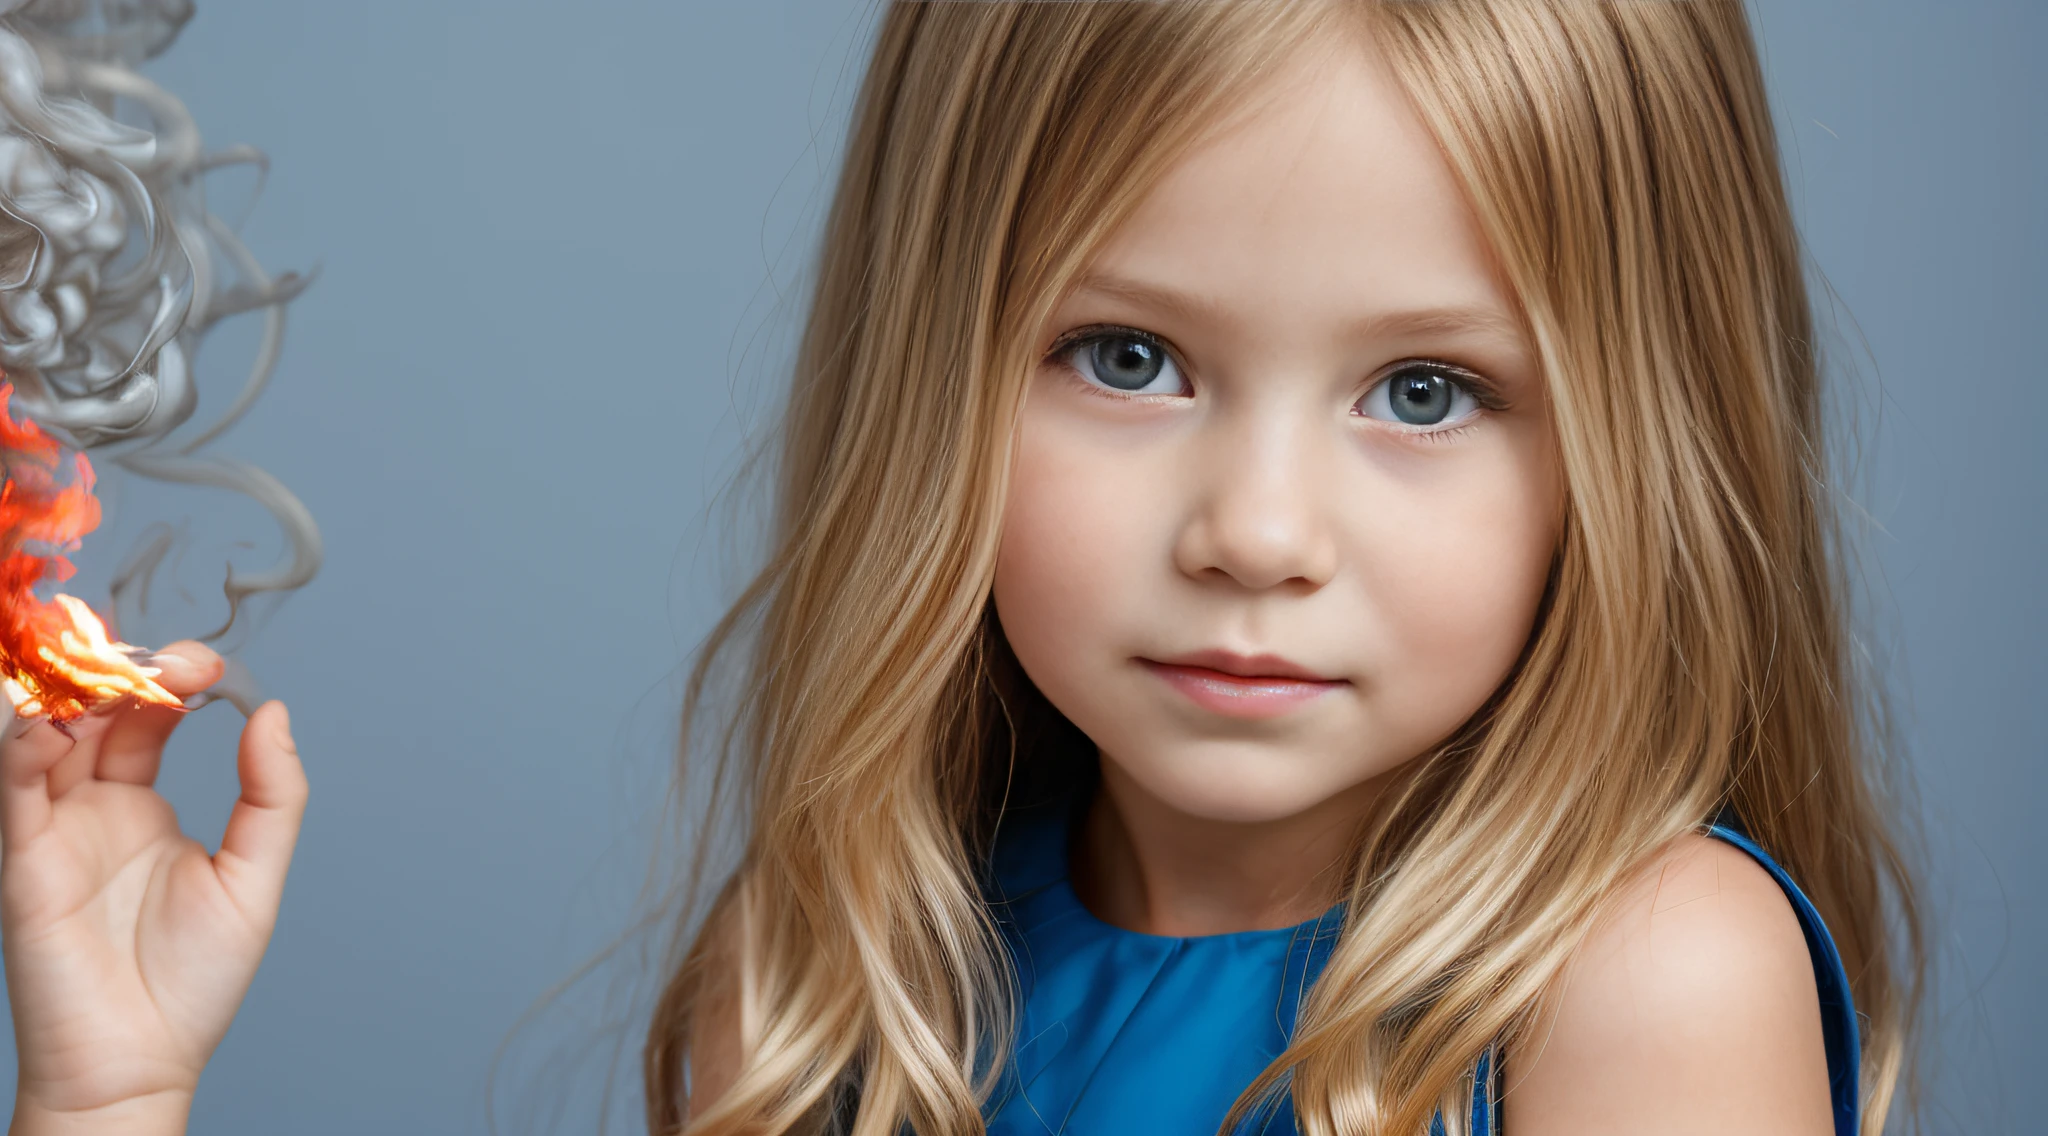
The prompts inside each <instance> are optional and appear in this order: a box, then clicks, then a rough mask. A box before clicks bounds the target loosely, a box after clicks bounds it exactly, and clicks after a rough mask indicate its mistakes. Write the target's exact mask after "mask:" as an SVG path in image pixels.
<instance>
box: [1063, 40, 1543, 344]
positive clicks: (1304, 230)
mask: <svg viewBox="0 0 2048 1136" xmlns="http://www.w3.org/2000/svg"><path fill="white" fill-rule="evenodd" d="M1090 275H1091V276H1096V277H1107V278H1113V279H1118V280H1126V281H1136V282H1140V283H1143V284H1146V285H1151V286H1158V287H1164V288H1171V289H1174V290H1176V291H1180V292H1185V293H1191V294H1193V295H1194V296H1196V297H1197V298H1199V299H1200V300H1202V301H1204V304H1203V306H1204V307H1214V308H1215V309H1216V310H1217V311H1218V312H1219V313H1225V312H1227V313H1234V314H1235V315H1236V316H1237V317H1240V318H1246V319H1257V320H1260V321H1261V322H1262V323H1263V324H1265V325H1267V326H1272V325H1273V322H1274V321H1276V320H1277V321H1279V322H1280V323H1282V324H1303V323H1310V322H1317V321H1328V320H1340V321H1344V322H1347V323H1355V322H1357V321H1359V320H1361V319H1364V320H1370V319H1371V318H1372V317H1374V316H1375V315H1383V314H1387V313H1395V312H1400V311H1404V310H1412V309H1415V308H1435V307H1446V308H1464V309H1481V310H1488V309H1490V310H1496V311H1498V312H1500V313H1501V314H1502V316H1503V318H1505V319H1511V318H1512V317H1511V315H1510V312H1511V308H1510V301H1509V299H1508V298H1507V294H1506V291H1505V289H1504V288H1503V287H1502V286H1501V284H1500V282H1499V280H1498V278H1497V273H1496V271H1495V268H1494V262H1493V259H1492V256H1491V254H1490V252H1489V250H1488V248H1487V245H1486V242H1485V239H1484V237H1483V235H1482V234H1481V232H1480V230H1479V227H1478V223H1477V221H1476V219H1475V218H1474V217H1473V216H1472V214H1471V211H1470V209H1469V207H1468V205H1467V204H1466V201H1465V198H1464V196H1463V194H1462V191H1461V190H1460V188H1459V186H1458V184H1457V182H1456V180H1455V178H1454V177H1453V175H1452V172H1451V169H1450V167H1449V164H1448V163H1447V162H1446V161H1445V159H1444V157H1443V155H1442V153H1441V152H1440V151H1439V149H1438V147H1437V144H1436V141H1435V139H1434V137H1433V136H1432V135H1431V134H1430V133H1429V131H1428V129H1427V127H1426V126H1424V124H1423V122H1422V120H1421V118H1420V116H1419V115H1418V114H1417V113H1416V111H1415V109H1414V108H1413V107H1412V106H1411V105H1410V104H1409V102H1408V101H1407V98H1406V96H1405V95H1404V94H1403V92H1402V91H1401V89H1400V88H1399V86H1398V84H1397V83H1396V81H1395V79H1394V78H1393V76H1392V75H1391V74H1390V73H1388V71H1387V69H1386V66H1385V64H1384V63H1383V62H1381V61H1380V60H1379V59H1378V58H1377V56H1376V55H1375V53H1373V52H1372V51H1371V50H1370V49H1369V47H1368V46H1367V45H1365V44H1364V43H1363V42H1362V41H1356V40H1349V39H1346V40H1344V41H1342V42H1339V43H1333V44H1328V45H1325V46H1321V47H1317V48H1315V49H1312V50H1308V51H1304V52H1302V53H1300V54H1299V55H1297V56H1296V57H1295V58H1294V59H1292V60H1291V61H1290V62H1289V64H1288V65H1287V66H1286V67H1285V68H1284V69H1283V70H1282V71H1281V72H1279V73H1277V74H1276V75H1275V76H1274V77H1273V79H1272V80H1271V81H1269V82H1268V83H1266V84H1265V85H1264V86H1263V87H1262V88H1261V89H1260V90H1259V91H1258V92H1257V93H1256V94H1255V95H1254V96H1253V97H1252V99H1251V100H1250V101H1249V102H1248V103H1247V104H1246V106H1245V107H1244V108H1243V109H1242V111H1241V112H1240V113H1239V114H1238V115H1236V116H1235V117H1233V118H1232V119H1230V120H1229V121H1228V122H1226V123H1225V124H1223V125H1221V126H1219V127H1218V128H1217V129H1216V130H1215V131H1213V132H1212V133H1211V134H1210V135H1208V136H1207V137H1206V138H1204V139H1203V140H1201V141H1199V142H1197V143H1196V144H1195V146H1194V147H1193V148H1191V149H1190V151H1189V152H1188V153H1187V154H1185V155H1184V156H1183V157H1182V158H1181V159H1180V160H1179V161H1178V162H1177V163H1176V164H1175V165H1174V166H1173V167H1172V168H1171V169H1170V171H1169V172H1168V173H1167V174H1166V175H1165V176H1164V178H1163V179H1162V180H1161V181H1160V182H1159V183H1158V184H1157V185H1155V186H1154V187H1153V188H1152V190H1151V191H1150V192H1149V193H1148V194H1147V195H1146V197H1145V198H1144V199H1143V200H1142V201H1141V202H1140V204H1139V205H1138V207H1137V208H1136V209H1135V211H1134V212H1133V213H1132V214H1131V215H1130V216H1129V218H1128V219H1127V220H1126V221H1125V222H1124V223H1123V225H1122V226H1120V227H1119V228H1118V229H1117V230H1116V232H1115V233H1113V234H1112V235H1111V237H1110V239H1109V240H1108V242H1107V243H1106V244H1105V245H1104V247H1103V248H1102V250H1101V251H1100V252H1099V254H1098V255H1097V258H1096V260H1095V263H1094V265H1093V270H1092V272H1091V274H1090Z"/></svg>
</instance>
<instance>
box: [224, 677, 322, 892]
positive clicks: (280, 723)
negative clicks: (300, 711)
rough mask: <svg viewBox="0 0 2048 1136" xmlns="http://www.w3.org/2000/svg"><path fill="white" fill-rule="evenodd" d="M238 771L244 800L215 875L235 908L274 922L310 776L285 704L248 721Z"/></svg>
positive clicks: (231, 821) (269, 706) (267, 707)
mask: <svg viewBox="0 0 2048 1136" xmlns="http://www.w3.org/2000/svg"><path fill="white" fill-rule="evenodd" d="M237 768H238V770H239V771H240V773H241V777H242V797H241V799H240V800H238V801H236V802H235V810H234V812H233V813H231V814H229V816H228V827H227V832H226V833H225V834H224V835H223V836H222V837H221V842H220V851H219V852H218V853H216V854H215V855H214V858H213V863H214V869H215V871H216V872H218V873H219V875H220V880H221V886H222V887H224V888H226V889H227V891H228V894H229V895H230V896H231V897H232V898H233V899H234V901H235V905H236V906H237V907H240V908H241V909H242V910H243V911H245V912H256V913H263V914H267V915H270V916H272V917H274V916H275V913H276V911H277V906H278V903H279V902H280V900H281V899H282V898H283V895H284V877H285V871H286V869H288V868H290V867H291V861H292V848H293V846H294V845H296V844H297V843H298V839H299V822H300V821H301V820H302V819H303V818H304V817H305V814H306V771H305V767H304V766H302V765H301V764H300V763H299V750H298V746H297V745H296V744H295V743H294V742H293V741H292V734H291V715H290V714H289V713H287V712H286V710H285V707H284V703H282V702H275V701H273V702H266V703H264V704H263V705H261V706H259V707H257V708H256V712H255V713H254V714H251V715H250V716H249V723H248V725H246V726H244V727H242V746H241V752H240V754H239V755H238V758H237Z"/></svg>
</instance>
